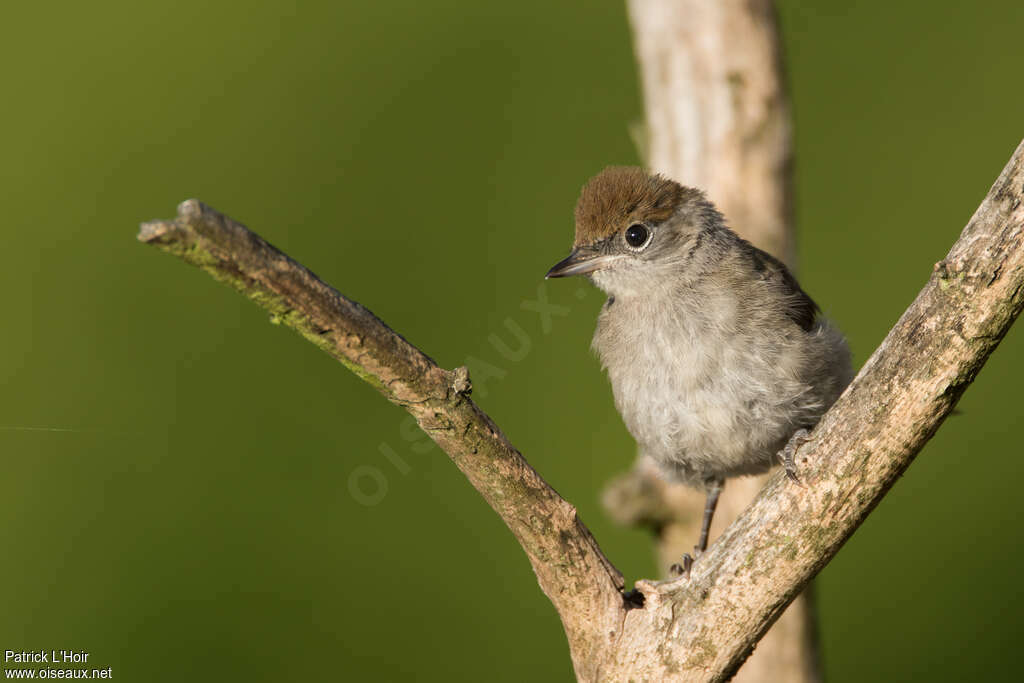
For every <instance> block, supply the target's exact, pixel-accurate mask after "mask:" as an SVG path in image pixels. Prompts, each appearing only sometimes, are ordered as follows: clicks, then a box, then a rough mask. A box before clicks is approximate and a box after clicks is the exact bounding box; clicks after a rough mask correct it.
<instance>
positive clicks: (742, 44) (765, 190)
mask: <svg viewBox="0 0 1024 683" xmlns="http://www.w3.org/2000/svg"><path fill="white" fill-rule="evenodd" d="M628 7H629V16H630V21H631V23H632V26H633V42H634V45H635V52H636V57H637V62H638V65H639V67H640V74H641V82H642V86H643V97H644V112H645V116H646V120H645V131H646V135H644V136H642V139H643V142H644V144H645V146H646V149H644V150H643V154H644V156H645V158H646V159H647V163H648V165H649V166H650V167H651V168H652V169H653V170H656V171H659V172H662V173H664V174H665V175H667V176H668V177H670V178H674V179H676V180H678V181H680V182H682V183H684V184H687V185H693V186H695V187H699V188H701V189H703V190H704V191H705V192H706V193H707V195H708V198H709V199H710V200H711V201H712V202H714V203H715V205H716V206H717V207H718V208H719V209H720V210H721V211H722V212H723V214H724V215H725V217H726V220H727V221H729V224H730V227H732V229H733V230H735V231H736V232H737V233H739V234H740V235H741V236H743V237H744V238H745V239H747V240H749V241H750V242H751V243H753V244H755V245H756V246H758V247H760V248H762V249H764V250H765V251H767V252H769V253H771V254H773V255H775V256H777V257H778V258H780V259H782V260H783V261H785V262H786V263H787V264H789V265H790V267H792V266H793V262H794V257H795V239H794V230H793V220H792V206H793V182H792V155H793V151H792V134H791V129H792V126H791V122H790V108H789V98H788V94H787V92H786V84H785V78H784V76H785V74H784V69H783V64H782V59H781V48H780V37H779V31H778V22H777V20H776V16H775V9H774V5H773V3H772V2H771V0H753V1H750V0H743V1H740V0H721V1H717V2H706V1H705V0H629V2H628ZM767 479H768V477H767V475H764V476H760V477H746V478H742V479H734V480H732V481H730V482H729V483H728V485H727V486H726V487H725V490H724V492H723V494H722V497H721V499H720V501H719V506H718V511H717V514H716V516H715V524H714V526H713V527H712V536H711V538H712V539H714V538H716V537H718V536H719V535H720V534H721V532H722V530H723V529H724V528H725V526H726V525H727V524H728V523H729V522H731V521H732V520H734V519H735V518H736V517H737V516H738V515H739V513H740V512H741V511H742V510H743V509H745V508H746V507H747V505H749V504H750V502H751V501H752V500H753V499H754V496H756V495H757V493H758V491H760V490H761V488H762V487H763V486H764V484H765V482H766V481H767ZM604 502H605V507H606V508H607V509H608V511H609V513H610V514H611V515H612V516H613V517H615V518H617V519H618V520H619V521H621V522H623V523H626V524H633V525H637V524H639V525H647V526H653V528H654V529H655V531H656V533H657V537H658V563H659V566H660V568H661V571H662V572H663V573H664V572H667V571H668V568H669V567H670V566H671V565H672V564H674V563H676V562H679V560H680V558H681V557H682V555H683V553H686V552H692V548H693V545H694V542H695V540H696V538H697V535H698V530H699V527H700V519H701V512H702V510H703V508H704V496H703V494H702V493H699V492H697V491H694V490H692V489H688V488H686V487H684V486H681V485H670V484H666V483H664V482H663V481H662V480H661V478H660V477H659V476H658V474H657V471H656V468H655V467H654V466H653V465H651V464H650V463H646V462H643V461H641V462H638V463H637V466H636V467H635V468H634V469H633V471H632V472H630V473H628V474H626V475H624V476H623V477H620V478H618V479H616V480H614V481H613V482H612V483H611V485H610V486H609V488H608V490H607V492H606V495H605V497H604ZM807 592H808V596H807V597H806V598H804V597H801V598H798V599H797V600H796V601H795V602H794V604H793V605H792V607H790V609H788V610H787V611H786V613H785V614H784V615H783V616H782V617H781V618H780V619H779V621H778V622H777V623H776V625H775V626H774V627H773V628H772V630H771V631H770V632H769V633H768V634H767V635H766V636H765V638H764V639H763V640H762V641H761V643H760V645H759V646H758V648H757V651H756V652H755V653H754V655H753V656H752V657H751V658H750V660H749V661H748V662H747V663H746V664H745V665H744V666H743V668H742V669H741V670H740V671H739V673H738V675H737V677H736V680H737V681H738V682H740V683H776V682H778V681H787V682H788V683H813V682H814V681H818V680H820V679H821V673H820V671H819V657H818V652H817V649H818V648H817V632H816V628H815V624H816V621H815V618H814V610H813V606H812V601H811V598H810V593H811V592H812V587H811V586H809V587H808V591H807Z"/></svg>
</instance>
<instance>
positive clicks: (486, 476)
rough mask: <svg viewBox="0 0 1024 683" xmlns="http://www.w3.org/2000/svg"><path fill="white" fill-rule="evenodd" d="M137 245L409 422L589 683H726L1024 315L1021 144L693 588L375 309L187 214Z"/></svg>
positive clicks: (145, 229) (202, 213) (144, 234)
mask: <svg viewBox="0 0 1024 683" xmlns="http://www.w3.org/2000/svg"><path fill="white" fill-rule="evenodd" d="M139 239H140V240H142V241H143V242H147V243H149V244H153V245H155V246H158V247H160V248H161V249H163V250H165V251H169V252H171V253H173V254H176V255H178V256H180V257H181V258H183V259H184V260H186V261H187V262H189V263H191V264H193V265H196V266H199V267H201V268H202V269H204V270H206V271H207V272H209V273H210V274H211V275H213V276H214V277H215V278H217V279H218V280H221V281H224V282H227V283H229V284H231V285H232V286H234V287H235V288H236V289H238V290H239V291H240V292H242V293H243V294H245V295H246V296H248V297H249V298H251V299H253V300H254V301H256V302H257V303H258V304H260V305H261V306H263V307H264V308H266V309H267V310H269V311H270V312H271V314H272V315H273V316H274V317H275V318H276V319H277V320H279V321H280V322H283V323H285V324H287V325H290V326H291V327H293V328H295V329H296V330H297V331H298V332H299V333H300V334H302V335H303V336H304V337H306V338H307V339H309V340H310V341H312V342H313V343H315V344H316V345H317V346H319V347H320V348H321V349H323V350H325V351H327V352H328V353H329V354H331V355H332V356H334V357H335V358H336V359H338V360H339V361H341V362H342V363H344V364H345V365H346V366H348V367H349V368H351V369H352V370H353V371H354V372H355V373H356V374H358V375H359V376H360V377H362V378H363V379H365V380H366V381H368V382H370V383H371V384H373V385H374V386H375V387H377V389H378V390H380V391H381V393H383V394H384V395H385V397H387V398H388V399H389V400H391V401H393V402H394V403H397V404H399V405H401V406H403V407H404V408H406V409H407V410H408V411H409V412H410V413H411V414H412V415H413V416H414V417H415V418H416V420H417V421H418V422H419V424H420V426H421V427H422V428H423V429H424V430H425V431H426V432H427V433H428V434H430V436H431V437H432V438H433V439H434V440H435V441H436V442H437V443H438V445H440V446H441V447H442V448H443V449H444V450H445V452H447V453H448V455H449V456H450V457H451V458H452V460H453V461H454V462H455V464H456V465H457V466H458V467H459V468H460V469H461V470H462V471H463V472H464V473H465V474H466V476H467V478H468V479H469V480H470V482H471V483H472V484H473V486H475V487H476V489H477V490H478V491H479V492H480V493H481V495H483V496H484V498H485V499H486V500H487V502H488V503H489V504H490V505H491V507H493V508H494V510H495V511H496V512H497V513H498V514H499V515H500V516H501V518H502V519H503V520H504V521H505V523H506V525H508V527H509V529H511V530H512V532H513V533H514V534H515V536H516V538H517V539H518V540H519V542H520V544H521V545H522V547H523V549H524V550H525V551H526V554H527V555H528V556H529V558H530V562H531V563H532V565H533V568H534V571H535V572H536V574H537V577H538V580H539V582H540V585H541V588H542V589H543V590H544V592H545V594H546V595H547V596H548V597H549V598H550V599H551V601H552V603H553V604H554V606H555V608H556V609H557V610H558V613H559V615H560V616H561V618H562V623H563V625H564V627H565V631H566V635H567V637H568V640H569V646H570V650H571V652H572V657H573V663H574V665H575V669H576V674H577V676H578V677H579V678H580V679H582V680H599V679H602V680H628V679H636V680H640V679H643V680H647V679H666V678H667V679H675V680H702V681H703V680H724V679H726V678H728V676H729V675H730V674H731V673H732V672H734V671H735V670H736V669H737V667H739V665H740V664H741V663H742V662H743V660H744V658H745V657H746V656H747V655H748V654H749V653H750V651H751V649H752V648H753V646H754V644H755V643H756V642H757V640H758V638H759V637H760V636H761V635H762V634H763V633H764V632H765V631H766V630H767V629H768V627H769V626H770V625H771V623H772V622H773V620H774V619H775V618H776V617H777V616H778V615H779V614H780V612H781V611H782V610H783V609H784V608H785V606H786V605H787V604H788V603H789V602H790V600H792V599H793V597H794V596H796V595H797V594H798V593H799V591H800V589H801V588H802V587H803V586H804V585H805V584H806V583H807V581H809V580H810V579H811V578H812V577H813V576H814V575H815V574H816V573H817V572H818V571H820V570H821V568H822V567H823V566H824V565H825V564H826V563H827V562H828V561H829V560H830V559H831V558H832V557H833V556H834V555H835V553H836V552H837V551H838V550H839V548H840V547H841V546H842V544H843V543H844V542H845V541H846V539H847V538H849V537H850V535H851V534H852V533H853V532H854V531H855V530H856V528H857V526H858V525H859V524H860V523H861V522H862V521H863V520H864V518H865V517H866V516H867V515H868V514H869V513H870V512H871V510H872V509H873V508H874V507H875V505H877V504H878V502H879V501H880V500H881V499H882V497H883V496H884V495H885V493H886V491H888V489H889V488H890V487H891V486H892V485H893V483H894V482H895V481H896V479H897V478H898V477H899V476H900V475H901V474H902V473H903V471H904V470H905V469H906V468H907V466H908V465H909V464H910V462H911V461H912V460H913V458H914V456H915V455H916V454H917V453H918V451H919V450H920V449H921V447H922V446H923V445H924V444H925V442H926V441H927V440H928V439H929V438H931V436H932V435H933V434H934V433H935V430H936V429H938V427H939V425H940V424H941V423H942V420H943V419H944V418H945V417H946V416H947V415H948V414H949V412H950V411H951V410H952V409H953V407H954V406H955V404H956V402H957V400H958V399H959V398H960V396H961V394H962V393H963V392H964V390H965V389H966V388H967V386H968V385H969V384H970V383H971V381H973V379H974V377H975V376H976V375H977V373H978V371H979V370H980V369H981V367H982V365H984V363H985V360H986V359H987V358H988V356H989V354H991V353H992V351H993V349H994V348H995V347H996V345H997V344H998V343H999V341H1000V340H1001V339H1002V337H1003V335H1004V334H1005V333H1006V331H1007V330H1008V329H1009V327H1010V325H1011V324H1012V323H1013V321H1014V320H1015V319H1016V317H1017V316H1018V315H1019V313H1020V311H1021V308H1022V307H1024V143H1022V144H1021V145H1020V146H1019V147H1018V148H1017V150H1016V152H1015V153H1014V155H1013V157H1012V158H1011V159H1010V162H1009V163H1008V164H1007V166H1006V168H1005V169H1004V170H1003V172H1002V174H1001V175H1000V176H999V179H998V180H997V181H996V183H995V185H993V187H992V189H991V190H990V191H989V193H988V196H987V197H986V198H985V200H984V202H982V204H981V206H980V207H979V208H978V210H977V211H976V212H975V214H974V216H973V217H972V219H971V221H970V223H968V225H967V227H966V228H965V229H964V231H963V233H962V234H961V236H960V239H959V240H958V241H957V242H956V244H954V245H953V248H952V249H951V250H950V252H949V254H948V255H947V256H946V258H945V259H943V260H942V261H940V262H939V263H938V264H936V267H935V270H934V272H933V273H932V275H931V278H930V279H929V281H928V282H927V284H926V285H925V287H924V289H923V290H922V291H921V293H920V294H919V295H918V297H917V299H916V300H915V301H914V303H913V304H912V305H911V307H910V308H909V309H907V311H906V312H905V313H904V314H903V316H902V317H901V318H900V320H899V322H897V324H896V326H895V327H894V328H893V329H892V331H891V332H890V333H889V335H888V336H887V337H886V339H885V341H884V342H883V343H882V345H881V346H880V347H879V348H878V350H876V351H875V353H874V354H873V355H872V356H871V358H870V359H869V360H868V362H867V363H866V364H865V366H864V368H863V369H862V370H861V372H860V374H859V375H858V376H857V377H856V379H854V381H853V383H852V384H851V385H850V387H849V388H848V389H847V391H846V393H844V394H843V396H842V397H841V398H840V399H839V401H838V402H837V403H836V404H835V406H833V408H832V410H830V411H829V412H828V413H827V414H826V415H825V417H824V418H823V419H822V421H821V423H820V424H819V425H818V427H817V428H816V429H815V430H814V432H813V433H812V435H811V436H812V438H811V441H810V442H808V443H807V444H806V445H804V446H803V447H802V448H801V449H800V452H799V454H798V462H799V464H800V472H801V477H802V479H803V482H804V486H803V487H797V486H795V485H793V484H792V483H790V482H788V481H787V480H785V479H784V478H781V477H778V476H776V477H773V478H772V479H771V481H770V482H769V484H768V485H767V486H766V487H765V489H764V491H763V492H762V493H761V495H760V496H759V497H758V498H757V499H756V500H755V501H754V503H753V504H752V505H751V506H750V508H748V509H747V511H746V512H745V513H744V514H743V515H742V516H740V518H739V519H738V520H736V522H735V523H734V524H732V526H730V527H729V528H728V529H727V530H726V532H725V533H724V534H723V536H722V537H721V538H720V539H719V541H718V542H717V543H715V544H714V545H713V546H712V547H711V549H710V550H709V551H708V553H707V554H706V555H704V556H703V557H702V558H701V559H700V561H698V562H697V564H696V565H695V566H694V569H693V573H692V575H691V577H690V579H689V581H687V580H685V579H680V580H677V581H672V582H666V583H661V584H657V583H651V582H645V581H641V582H638V584H637V587H638V588H639V589H640V591H641V592H642V593H643V596H644V598H645V600H644V601H643V606H642V607H638V606H637V601H635V600H625V599H624V598H623V595H622V588H623V581H622V576H621V575H620V574H619V572H618V571H617V570H616V569H615V568H614V567H613V566H612V565H611V563H610V562H609V561H608V560H607V559H606V558H605V557H604V555H603V554H602V553H601V551H600V549H599V548H598V546H597V543H596V542H595V540H594V538H593V537H592V536H591V534H590V532H589V531H587V528H586V527H585V526H584V525H583V523H582V522H580V521H579V519H578V518H577V516H576V512H575V509H574V508H573V507H572V506H571V505H570V504H569V503H567V502H566V501H565V500H564V499H562V498H561V497H560V496H559V495H558V494H557V493H556V492H555V491H554V490H553V489H552V488H551V487H550V486H548V484H547V483H545V482H544V480H543V479H541V477H540V476H539V475H538V474H537V473H536V472H535V471H534V470H533V469H532V468H531V467H530V466H529V464H528V463H527V462H526V461H525V459H524V458H523V457H522V455H521V454H520V453H519V452H518V451H517V450H516V449H515V448H514V447H513V446H512V445H511V444H510V443H509V442H508V440H507V439H506V438H505V436H504V435H503V434H502V433H501V432H500V431H499V429H498V428H497V426H496V425H495V424H494V423H493V422H492V421H491V420H490V418H489V417H487V415H486V414H485V413H484V412H483V411H482V410H480V408H478V407H477V406H476V404H475V403H473V401H472V400H471V399H470V398H469V395H468V394H469V383H468V380H467V378H466V375H465V371H464V370H456V371H454V372H449V371H446V370H443V369H441V368H439V367H438V366H437V365H436V364H435V363H434V362H433V361H432V360H431V359H430V358H428V357H427V356H426V355H424V354H423V353H422V352H420V351H419V350H418V349H416V347H414V346H412V345H411V344H410V343H409V342H407V341H406V340H405V339H403V338H402V337H401V336H400V335H398V334H396V333H395V332H394V331H393V330H391V329H390V328H388V327H387V326H386V325H385V324H384V323H383V322H381V321H380V320H379V319H378V318H376V317H375V316H374V315H373V314H372V313H370V311H368V310H367V309H366V308H364V307H362V306H360V305H359V304H357V303H355V302H353V301H350V300H349V299H346V298H345V297H344V296H342V295H341V294H339V293H338V292H337V291H335V290H334V289H332V288H331V287H329V286H328V285H326V284H324V283H323V282H322V281H320V280H319V279H317V277H316V276H315V275H313V274H312V273H311V272H310V271H309V270H307V269H306V268H304V267H303V266H301V265H299V264H298V263H296V262H295V261H293V260H291V259H290V258H288V257H287V256H285V255H284V254H282V253H281V252H280V251H278V250H277V249H275V248H274V247H272V246H270V245H269V244H267V243H266V242H264V241H263V240H262V239H260V238H259V237H258V236H257V235H255V234H254V233H252V232H250V231H249V230H248V229H246V228H245V227H244V226H242V225H240V224H238V223H236V222H234V221H232V220H231V219H229V218H226V217H225V216H222V215H221V214H219V213H217V212H216V211H214V210H212V209H210V208H208V207H206V206H204V205H202V204H201V203H200V202H198V201H195V200H189V201H186V202H184V203H183V204H181V206H180V207H179V211H178V217H177V219H175V220H173V221H155V222H151V223H145V224H143V226H142V229H141V231H140V233H139Z"/></svg>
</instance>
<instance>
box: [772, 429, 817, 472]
mask: <svg viewBox="0 0 1024 683" xmlns="http://www.w3.org/2000/svg"><path fill="white" fill-rule="evenodd" d="M808 434H810V432H808V431H807V430H806V429H798V430H796V432H795V433H794V434H793V436H791V437H790V439H789V441H788V442H786V445H785V446H783V447H782V451H780V452H779V458H780V459H781V460H782V468H783V469H784V470H786V476H787V477H788V478H789V480H790V481H791V482H793V483H794V484H800V478H799V477H797V476H796V451H797V449H798V448H800V447H801V446H803V445H804V444H805V443H807V442H808V441H810V437H809V436H808Z"/></svg>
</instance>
